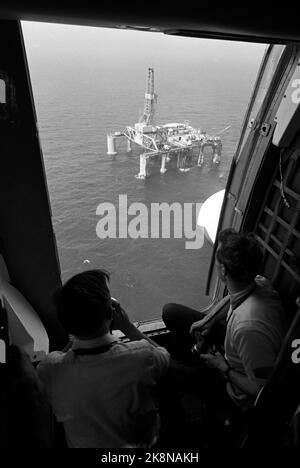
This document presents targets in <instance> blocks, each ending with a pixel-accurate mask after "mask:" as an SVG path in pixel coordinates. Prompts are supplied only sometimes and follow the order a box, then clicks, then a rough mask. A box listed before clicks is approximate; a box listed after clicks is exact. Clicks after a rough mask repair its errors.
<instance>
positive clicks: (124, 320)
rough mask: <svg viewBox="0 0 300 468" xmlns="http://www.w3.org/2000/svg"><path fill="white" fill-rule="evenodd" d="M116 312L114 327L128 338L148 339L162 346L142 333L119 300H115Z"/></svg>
mask: <svg viewBox="0 0 300 468" xmlns="http://www.w3.org/2000/svg"><path fill="white" fill-rule="evenodd" d="M113 304H114V313H113V322H112V323H113V329H114V330H120V331H121V332H122V333H124V335H125V336H127V338H129V339H130V340H131V341H138V340H147V341H148V342H149V343H151V344H152V345H153V346H155V347H160V346H159V345H158V344H157V343H156V342H155V341H153V340H151V338H149V337H148V336H147V335H145V334H144V333H142V332H141V331H140V330H138V328H136V326H135V325H134V324H133V323H132V322H131V321H130V319H129V317H128V315H127V313H126V312H125V310H124V309H123V308H122V307H121V305H120V304H119V303H118V302H116V301H115V302H114V303H113Z"/></svg>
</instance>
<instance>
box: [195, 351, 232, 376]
mask: <svg viewBox="0 0 300 468" xmlns="http://www.w3.org/2000/svg"><path fill="white" fill-rule="evenodd" d="M200 359H201V360H202V361H203V362H204V363H205V364H206V365H207V366H208V367H210V368H211V369H213V370H215V371H216V372H218V373H219V374H221V376H223V375H224V374H225V372H226V370H227V369H228V364H227V362H226V360H225V358H224V357H223V356H222V354H221V353H219V351H217V352H215V353H209V354H200Z"/></svg>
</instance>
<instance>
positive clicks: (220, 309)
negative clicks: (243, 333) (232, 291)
mask: <svg viewBox="0 0 300 468" xmlns="http://www.w3.org/2000/svg"><path fill="white" fill-rule="evenodd" d="M229 300H230V297H229V295H228V296H225V297H224V298H223V299H221V300H220V301H219V302H218V303H217V305H216V306H214V307H213V308H212V310H211V311H210V312H209V313H208V314H207V315H205V317H204V318H203V319H201V320H197V322H194V323H193V324H192V326H191V328H190V334H191V335H194V336H195V338H198V336H197V334H200V335H201V336H202V337H205V336H206V335H208V334H209V333H210V331H211V329H212V327H213V325H214V324H215V323H216V322H220V321H222V320H225V319H226V317H227V313H228V307H226V306H227V305H229Z"/></svg>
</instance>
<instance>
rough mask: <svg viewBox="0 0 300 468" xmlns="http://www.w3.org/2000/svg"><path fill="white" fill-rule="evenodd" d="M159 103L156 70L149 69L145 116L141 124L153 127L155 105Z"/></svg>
mask: <svg viewBox="0 0 300 468" xmlns="http://www.w3.org/2000/svg"><path fill="white" fill-rule="evenodd" d="M156 102H157V94H156V93H155V92H154V68H148V79H147V85H146V92H145V100H144V111H143V115H142V117H141V118H140V120H139V123H141V124H143V125H152V123H153V118H154V113H155V107H154V104H156Z"/></svg>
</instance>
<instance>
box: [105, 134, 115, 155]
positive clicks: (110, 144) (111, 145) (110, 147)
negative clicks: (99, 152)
mask: <svg viewBox="0 0 300 468" xmlns="http://www.w3.org/2000/svg"><path fill="white" fill-rule="evenodd" d="M107 154H109V155H112V156H114V155H115V154H118V153H117V151H116V147H115V137H114V136H113V135H107Z"/></svg>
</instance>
